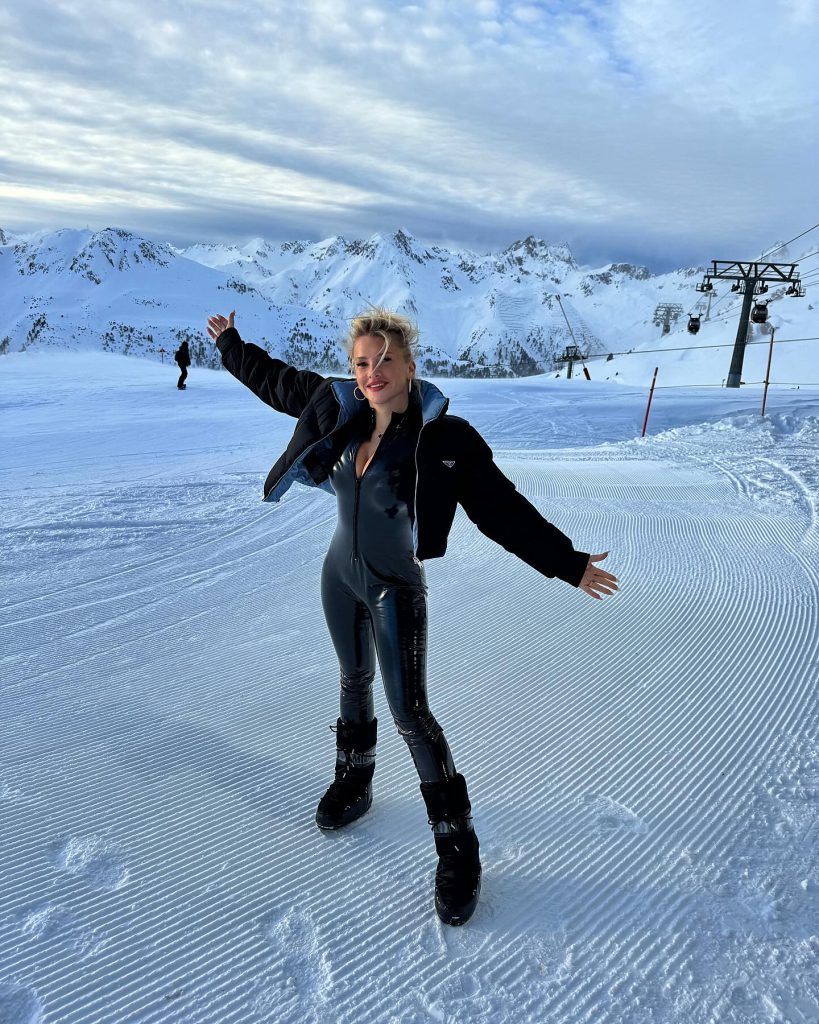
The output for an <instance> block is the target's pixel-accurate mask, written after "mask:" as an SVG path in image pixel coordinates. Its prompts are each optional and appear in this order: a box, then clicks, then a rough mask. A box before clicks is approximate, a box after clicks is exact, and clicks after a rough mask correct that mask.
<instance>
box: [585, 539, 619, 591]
mask: <svg viewBox="0 0 819 1024" xmlns="http://www.w3.org/2000/svg"><path fill="white" fill-rule="evenodd" d="M608 556H609V553H608V551H605V552H603V554H602V555H589V564H588V565H587V566H586V571H585V572H584V573H583V579H582V580H581V581H580V583H578V587H579V588H580V590H584V591H585V592H586V593H587V594H588V595H589V597H594V598H597V600H598V601H601V600H602V599H603V594H613V593H614V592H615V590H617V589H619V588H618V586H617V583H618V580H617V577H616V576H612V574H611V573H610V572H606V570H605V569H598V568H596V566H594V565H593V564H592V563H593V562H602V561H603V559H604V558H608Z"/></svg>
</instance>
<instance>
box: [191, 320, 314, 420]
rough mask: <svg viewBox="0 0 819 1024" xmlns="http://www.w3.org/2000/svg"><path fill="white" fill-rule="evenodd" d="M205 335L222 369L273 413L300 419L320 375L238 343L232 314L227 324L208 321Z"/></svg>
mask: <svg viewBox="0 0 819 1024" xmlns="http://www.w3.org/2000/svg"><path fill="white" fill-rule="evenodd" d="M208 334H210V336H211V337H212V338H214V339H215V341H216V347H217V348H218V349H219V352H220V354H221V356H222V364H223V365H224V367H225V369H226V370H228V371H229V372H230V373H232V374H233V376H234V377H236V379H237V380H240V381H241V382H242V384H244V385H245V386H246V387H248V388H250V390H251V391H252V392H253V394H254V395H257V396H258V397H259V398H261V400H262V401H263V402H266V403H267V405H269V406H271V407H272V408H273V409H275V410H276V412H285V413H287V414H288V415H289V416H296V417H298V416H301V414H302V412H303V411H304V409H305V407H306V405H307V403H308V402H309V401H310V397H311V395H312V394H313V392H314V391H315V390H316V388H317V387H319V385H321V384H323V383H324V378H323V377H322V376H321V374H319V373H314V372H313V371H312V370H297V369H296V368H295V367H294V366H289V365H288V364H287V363H285V362H283V361H282V360H281V359H274V358H273V357H272V356H271V355H269V354H268V353H267V352H265V350H264V349H263V348H260V347H259V346H258V345H253V344H251V343H249V342H244V341H242V339H241V337H240V335H239V332H238V331H237V330H236V328H235V327H234V326H233V314H231V316H230V320H229V321H228V320H225V318H224V317H220V316H214V317H211V318H210V319H209V320H208Z"/></svg>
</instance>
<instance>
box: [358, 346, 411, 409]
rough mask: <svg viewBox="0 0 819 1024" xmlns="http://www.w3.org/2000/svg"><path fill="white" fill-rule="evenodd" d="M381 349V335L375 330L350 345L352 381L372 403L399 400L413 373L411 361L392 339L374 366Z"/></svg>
mask: <svg viewBox="0 0 819 1024" xmlns="http://www.w3.org/2000/svg"><path fill="white" fill-rule="evenodd" d="M383 349H384V339H383V338H382V337H380V336H379V335H377V334H365V335H363V337H361V338H357V339H356V342H355V345H354V346H353V370H354V371H355V380H356V384H358V386H359V387H360V388H361V390H362V392H363V393H364V396H365V398H367V400H368V401H369V403H370V405H372V406H377V405H381V406H389V405H391V404H396V405H398V404H401V403H402V402H403V400H405V399H406V398H407V394H408V390H409V381H411V380H412V377H413V374H414V373H415V363H414V362H412V361H407V359H406V358H405V357H404V354H403V353H402V352H401V350H400V349H399V348H398V346H397V345H396V344H395V342H391V343H390V347H389V350H388V351H387V354H386V356H385V357H384V359H383V360H382V362H381V365H380V366H379V367H378V369H375V364H376V363H377V362H378V360H379V358H380V357H381V352H382V351H383ZM399 411H401V410H399Z"/></svg>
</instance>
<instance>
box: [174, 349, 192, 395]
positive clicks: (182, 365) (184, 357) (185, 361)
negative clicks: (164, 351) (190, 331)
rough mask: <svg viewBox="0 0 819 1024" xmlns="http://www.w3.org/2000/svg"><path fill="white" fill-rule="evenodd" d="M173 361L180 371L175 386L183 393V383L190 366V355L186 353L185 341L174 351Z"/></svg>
mask: <svg viewBox="0 0 819 1024" xmlns="http://www.w3.org/2000/svg"><path fill="white" fill-rule="evenodd" d="M174 359H175V360H176V365H177V366H178V367H179V369H180V370H181V371H182V372H181V373H180V374H179V380H178V381H177V382H176V386H177V387H178V388H179V390H180V391H184V390H185V381H186V380H187V378H188V367H189V366H190V365H191V354H190V352H189V351H188V343H187V341H183V342H182V344H181V345H180V346H179V348H178V349H177V350H176V352H175V353H174Z"/></svg>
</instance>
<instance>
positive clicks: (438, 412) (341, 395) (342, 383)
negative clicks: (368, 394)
mask: <svg viewBox="0 0 819 1024" xmlns="http://www.w3.org/2000/svg"><path fill="white" fill-rule="evenodd" d="M330 387H331V388H332V389H333V393H334V394H335V396H336V398H337V399H338V404H339V405H340V406H341V411H340V412H339V416H338V424H337V426H339V427H340V426H341V425H342V424H343V423H346V422H347V421H348V420H351V419H352V418H353V416H355V415H356V413H358V411H359V410H360V409H361V407H362V406H363V405H364V404H365V403H364V402H360V401H358V400H357V399H356V397H355V395H354V394H353V391H355V388H356V382H355V381H354V380H334V381H333V383H332V384H331V385H330ZM412 390H413V395H414V396H415V398H416V400H417V401H419V402H420V404H421V425H422V427H425V426H426V425H427V424H428V423H431V422H432V421H433V420H437V419H438V417H439V416H443V414H444V413H445V412H446V410H447V407H448V405H449V399H448V398H447V397H446V395H445V394H444V393H443V392H442V391H440V390H439V389H438V388H437V387H436V386H435V385H434V384H431V383H430V382H429V381H428V380H421V379H420V378H418V377H416V378H415V383H414V384H413V386H412Z"/></svg>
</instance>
